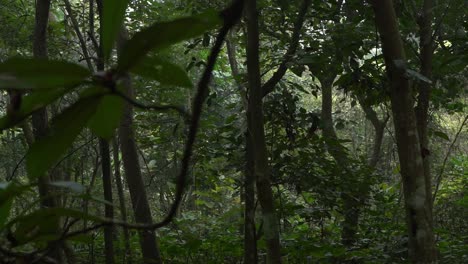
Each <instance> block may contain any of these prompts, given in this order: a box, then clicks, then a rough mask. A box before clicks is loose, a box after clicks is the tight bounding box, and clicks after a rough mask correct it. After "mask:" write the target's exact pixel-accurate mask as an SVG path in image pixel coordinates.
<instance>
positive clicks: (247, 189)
mask: <svg viewBox="0 0 468 264" xmlns="http://www.w3.org/2000/svg"><path fill="white" fill-rule="evenodd" d="M226 47H227V51H228V52H227V53H228V58H229V64H230V66H231V72H232V76H233V77H234V79H235V81H236V83H237V86H238V90H239V93H240V96H241V100H242V103H243V104H242V105H243V107H244V110H245V111H246V112H247V111H248V103H247V98H246V94H245V91H246V89H245V87H244V86H243V85H242V83H240V81H239V79H238V78H239V77H240V73H239V67H238V63H237V56H236V53H237V52H236V45H235V44H234V43H233V42H232V38H229V39H228V40H226ZM248 115H249V114H247V116H248ZM245 145H246V147H245V174H244V181H243V185H242V188H243V190H244V191H243V194H244V195H243V198H244V263H246V264H255V263H257V259H258V257H257V238H256V229H255V172H254V155H253V149H252V148H253V146H252V141H251V136H250V135H249V133H248V131H247V132H246V133H245Z"/></svg>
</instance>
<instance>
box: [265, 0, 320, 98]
mask: <svg viewBox="0 0 468 264" xmlns="http://www.w3.org/2000/svg"><path fill="white" fill-rule="evenodd" d="M311 3H312V1H311V0H304V2H303V3H302V5H301V7H300V9H299V15H298V16H297V20H296V22H295V23H294V31H293V34H292V36H291V42H290V43H289V48H288V50H287V51H286V53H285V54H284V57H283V61H282V62H281V64H280V66H279V67H278V69H277V70H276V72H275V73H273V76H272V77H271V78H270V79H269V80H268V81H267V82H266V83H265V84H263V86H262V92H263V96H266V95H268V94H269V93H270V92H271V91H273V89H274V88H275V86H276V85H277V84H278V82H279V81H280V80H281V79H282V78H283V76H284V74H285V73H286V71H287V70H288V66H287V63H288V62H289V61H290V60H291V58H292V56H293V55H294V54H295V53H296V51H297V48H298V47H299V37H300V35H301V29H302V25H303V24H304V20H305V15H306V13H307V10H308V9H309V6H310V5H311Z"/></svg>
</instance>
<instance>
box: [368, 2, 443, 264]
mask: <svg viewBox="0 0 468 264" xmlns="http://www.w3.org/2000/svg"><path fill="white" fill-rule="evenodd" d="M371 4H372V6H373V8H374V13H375V22H376V25H377V28H378V30H379V33H380V38H381V42H382V49H383V54H384V58H385V65H386V68H387V74H388V77H389V79H390V85H391V87H390V98H391V105H392V112H393V123H394V126H395V133H396V141H397V142H396V143H397V146H398V156H399V160H400V169H401V176H402V178H403V190H404V191H403V192H404V196H405V209H406V218H407V221H408V224H407V225H408V243H409V255H410V259H411V261H412V262H413V263H435V262H436V261H437V253H436V248H435V241H434V234H433V230H432V217H431V215H432V212H431V208H432V206H431V204H430V201H432V198H431V196H432V192H431V191H428V189H430V182H429V181H428V180H427V179H426V176H425V175H426V174H425V169H424V163H423V158H422V155H421V143H420V142H421V139H420V138H419V135H418V127H417V119H416V114H415V111H414V109H413V104H414V102H413V89H412V86H411V85H410V81H409V80H408V78H407V77H406V76H405V70H406V68H405V67H406V66H405V64H406V55H405V51H404V48H403V44H402V40H401V36H400V33H399V30H398V23H397V19H396V15H395V11H394V10H395V9H394V6H393V3H392V1H391V0H385V1H372V2H371Z"/></svg>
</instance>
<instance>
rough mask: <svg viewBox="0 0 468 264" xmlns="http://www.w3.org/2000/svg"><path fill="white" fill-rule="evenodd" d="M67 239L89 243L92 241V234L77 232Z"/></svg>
mask: <svg viewBox="0 0 468 264" xmlns="http://www.w3.org/2000/svg"><path fill="white" fill-rule="evenodd" d="M68 240H70V241H73V242H76V243H82V244H91V243H93V240H94V239H93V236H92V235H89V234H78V235H76V236H72V237H70V238H68Z"/></svg>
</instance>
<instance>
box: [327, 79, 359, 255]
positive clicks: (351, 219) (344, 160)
mask: <svg viewBox="0 0 468 264" xmlns="http://www.w3.org/2000/svg"><path fill="white" fill-rule="evenodd" d="M334 79H335V74H332V75H331V76H329V77H326V78H324V79H323V80H321V81H320V83H321V88H322V115H321V117H322V123H323V136H324V137H325V142H326V143H327V149H328V153H330V155H331V156H332V157H333V159H334V160H335V161H336V163H337V165H338V166H339V167H340V168H341V169H340V171H342V172H343V174H342V179H343V180H344V179H346V178H349V177H350V176H351V177H352V176H353V175H352V174H351V172H349V160H348V157H347V153H346V149H345V147H344V146H343V145H341V143H340V142H339V138H338V136H337V135H336V131H335V128H334V126H333V115H332V108H333V96H332V95H333V93H332V90H333V81H334ZM359 184H360V183H359V182H358V179H354V178H351V179H350V180H347V181H346V183H345V184H343V185H344V187H343V188H342V190H341V199H342V200H343V217H344V219H343V222H342V229H341V240H342V243H343V245H345V246H346V247H351V246H353V245H354V243H355V242H356V239H357V237H356V234H357V231H358V225H359V206H360V200H361V197H362V196H363V194H361V193H360V192H359V190H358V185H359ZM345 188H346V189H345Z"/></svg>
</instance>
